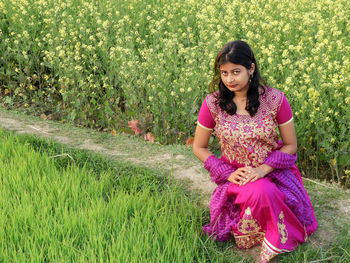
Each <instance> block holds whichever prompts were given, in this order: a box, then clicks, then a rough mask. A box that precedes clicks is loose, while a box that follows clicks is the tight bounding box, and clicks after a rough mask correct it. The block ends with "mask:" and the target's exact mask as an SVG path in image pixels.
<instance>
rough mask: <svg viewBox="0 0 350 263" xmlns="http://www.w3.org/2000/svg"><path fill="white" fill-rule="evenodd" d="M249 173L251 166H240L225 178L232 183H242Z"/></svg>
mask: <svg viewBox="0 0 350 263" xmlns="http://www.w3.org/2000/svg"><path fill="white" fill-rule="evenodd" d="M249 173H251V167H248V166H246V167H241V168H238V169H237V170H236V171H234V172H233V173H232V174H231V175H230V177H229V178H227V180H228V181H230V182H232V183H234V184H239V185H242V184H243V182H245V181H246V180H247V179H248V178H249V176H248V174H249Z"/></svg>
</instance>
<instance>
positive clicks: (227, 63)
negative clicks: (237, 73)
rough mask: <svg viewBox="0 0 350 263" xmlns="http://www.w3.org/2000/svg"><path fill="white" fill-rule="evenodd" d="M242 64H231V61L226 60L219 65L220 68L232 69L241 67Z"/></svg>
mask: <svg viewBox="0 0 350 263" xmlns="http://www.w3.org/2000/svg"><path fill="white" fill-rule="evenodd" d="M243 68H244V66H242V65H240V64H233V63H231V62H226V63H225V64H222V65H220V70H228V71H229V70H233V69H243Z"/></svg>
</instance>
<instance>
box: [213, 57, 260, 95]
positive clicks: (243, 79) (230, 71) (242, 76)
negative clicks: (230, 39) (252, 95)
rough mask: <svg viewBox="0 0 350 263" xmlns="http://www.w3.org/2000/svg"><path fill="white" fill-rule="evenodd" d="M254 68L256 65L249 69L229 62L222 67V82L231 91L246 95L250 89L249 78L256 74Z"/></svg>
mask: <svg viewBox="0 0 350 263" xmlns="http://www.w3.org/2000/svg"><path fill="white" fill-rule="evenodd" d="M254 68H255V65H254V63H252V67H251V68H250V69H247V68H246V67H244V66H242V65H239V64H233V63H231V62H227V63H225V64H223V65H221V66H220V76H221V80H222V82H223V83H224V84H225V86H226V88H228V89H229V90H230V91H232V92H239V93H241V92H242V93H246V92H247V91H248V88H249V85H248V82H249V77H250V75H252V74H253V73H254Z"/></svg>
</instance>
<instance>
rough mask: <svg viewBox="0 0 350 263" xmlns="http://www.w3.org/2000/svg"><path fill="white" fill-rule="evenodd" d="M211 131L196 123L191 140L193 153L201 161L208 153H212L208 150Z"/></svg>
mask: <svg viewBox="0 0 350 263" xmlns="http://www.w3.org/2000/svg"><path fill="white" fill-rule="evenodd" d="M211 132H212V131H211V130H209V129H205V128H203V127H201V126H199V125H197V128H196V133H195V136H194V142H193V153H194V154H195V155H196V156H197V158H198V159H199V160H201V161H202V162H203V163H204V162H205V160H206V159H207V158H208V157H209V156H210V155H212V153H211V152H210V151H209V150H208V144H209V139H210V135H211Z"/></svg>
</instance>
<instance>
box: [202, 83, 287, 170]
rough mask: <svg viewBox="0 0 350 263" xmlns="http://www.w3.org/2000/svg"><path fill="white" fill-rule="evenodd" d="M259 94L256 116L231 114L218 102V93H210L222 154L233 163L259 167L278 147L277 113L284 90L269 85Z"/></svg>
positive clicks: (211, 108) (211, 107)
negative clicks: (223, 109)
mask: <svg viewBox="0 0 350 263" xmlns="http://www.w3.org/2000/svg"><path fill="white" fill-rule="evenodd" d="M265 88H266V92H265V93H264V94H263V95H261V97H260V99H259V100H260V107H259V110H258V112H257V113H256V114H255V115H254V116H253V117H251V116H249V115H237V114H234V115H232V116H231V115H228V114H227V113H226V112H224V111H222V110H221V109H220V107H219V106H218V105H217V104H216V99H215V95H217V94H216V93H214V94H212V95H209V96H208V98H207V105H208V107H209V110H210V112H211V113H212V115H213V118H214V120H215V123H216V126H215V133H216V135H217V137H218V138H219V142H220V145H221V152H222V154H223V155H224V156H225V157H227V159H228V160H229V161H230V162H233V161H234V162H236V163H239V164H242V165H251V166H254V167H257V166H259V165H261V164H262V163H263V161H264V160H265V158H266V157H267V156H268V155H269V154H270V153H271V151H273V150H275V149H276V148H277V147H278V143H277V141H278V133H277V126H278V124H277V120H276V116H277V112H278V109H279V107H280V105H281V102H282V98H283V93H282V92H280V91H278V90H276V89H273V88H269V87H265Z"/></svg>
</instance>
